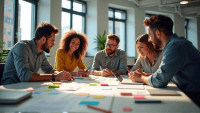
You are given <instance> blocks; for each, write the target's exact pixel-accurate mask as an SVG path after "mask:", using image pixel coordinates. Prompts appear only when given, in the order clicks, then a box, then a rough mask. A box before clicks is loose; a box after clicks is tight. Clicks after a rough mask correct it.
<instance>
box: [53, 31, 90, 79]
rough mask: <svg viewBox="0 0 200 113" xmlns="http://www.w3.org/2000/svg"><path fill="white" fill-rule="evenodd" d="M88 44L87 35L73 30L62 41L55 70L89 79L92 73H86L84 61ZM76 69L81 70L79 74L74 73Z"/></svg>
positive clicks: (57, 53)
mask: <svg viewBox="0 0 200 113" xmlns="http://www.w3.org/2000/svg"><path fill="white" fill-rule="evenodd" d="M88 44H89V42H88V38H87V36H86V35H85V34H83V33H77V32H76V31H73V30H70V31H68V32H66V33H65V35H64V37H63V38H62V39H61V40H60V44H59V46H60V48H59V49H58V50H57V52H56V58H55V65H54V68H55V69H56V70H65V71H67V72H70V73H71V74H72V75H73V76H82V75H83V76H84V77H88V76H89V75H90V71H87V72H86V71H85V69H86V67H85V64H84V63H83V61H82V58H84V57H85V54H86V52H87V47H88ZM76 67H78V68H79V69H78V72H73V71H74V69H75V68H76Z"/></svg>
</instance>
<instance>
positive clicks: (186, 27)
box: [185, 19, 189, 39]
mask: <svg viewBox="0 0 200 113" xmlns="http://www.w3.org/2000/svg"><path fill="white" fill-rule="evenodd" d="M185 22H186V25H185V38H186V39H188V36H187V35H188V23H189V19H185Z"/></svg>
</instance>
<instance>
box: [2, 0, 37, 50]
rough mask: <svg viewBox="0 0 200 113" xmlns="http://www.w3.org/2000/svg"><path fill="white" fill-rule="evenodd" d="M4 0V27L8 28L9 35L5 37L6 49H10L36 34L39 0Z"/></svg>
mask: <svg viewBox="0 0 200 113" xmlns="http://www.w3.org/2000/svg"><path fill="white" fill-rule="evenodd" d="M4 1H5V2H4V28H5V29H7V36H4V37H3V40H4V41H5V42H7V43H6V44H5V48H4V49H7V50H10V49H11V48H12V47H13V45H14V44H15V43H17V42H18V41H20V40H30V39H32V37H33V36H34V32H35V28H36V23H37V22H36V15H37V8H36V4H37V2H38V0H4ZM5 6H7V9H8V10H5ZM5 33H6V31H5ZM8 42H9V43H8ZM8 44H10V45H8Z"/></svg>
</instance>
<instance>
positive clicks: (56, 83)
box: [53, 82, 62, 85]
mask: <svg viewBox="0 0 200 113" xmlns="http://www.w3.org/2000/svg"><path fill="white" fill-rule="evenodd" d="M61 84H62V82H53V85H61Z"/></svg>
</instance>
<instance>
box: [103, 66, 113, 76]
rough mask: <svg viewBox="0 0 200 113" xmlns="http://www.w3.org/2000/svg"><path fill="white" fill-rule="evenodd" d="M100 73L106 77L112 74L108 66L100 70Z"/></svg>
mask: <svg viewBox="0 0 200 113" xmlns="http://www.w3.org/2000/svg"><path fill="white" fill-rule="evenodd" d="M101 75H102V76H105V77H107V76H110V75H112V72H111V71H110V70H109V69H108V68H106V69H103V70H102V73H101Z"/></svg>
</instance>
